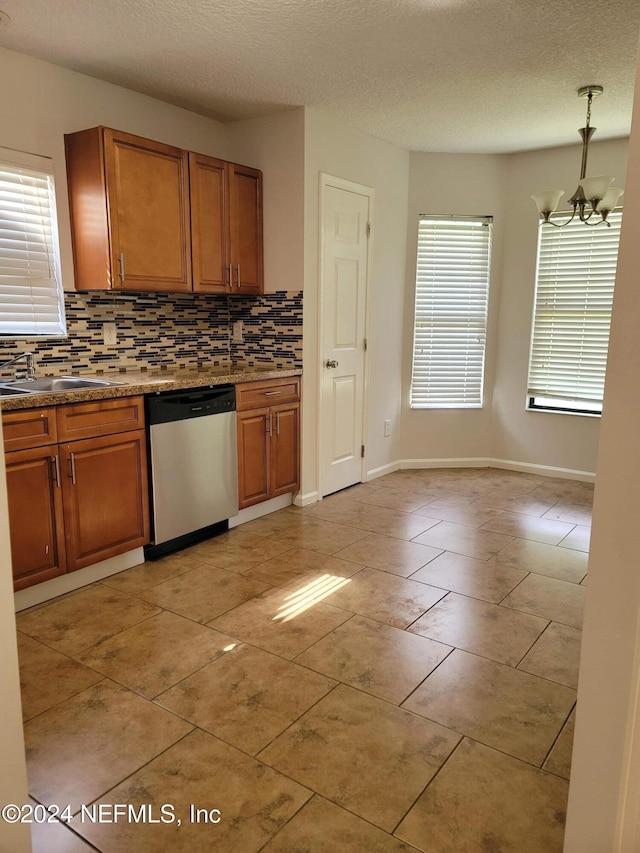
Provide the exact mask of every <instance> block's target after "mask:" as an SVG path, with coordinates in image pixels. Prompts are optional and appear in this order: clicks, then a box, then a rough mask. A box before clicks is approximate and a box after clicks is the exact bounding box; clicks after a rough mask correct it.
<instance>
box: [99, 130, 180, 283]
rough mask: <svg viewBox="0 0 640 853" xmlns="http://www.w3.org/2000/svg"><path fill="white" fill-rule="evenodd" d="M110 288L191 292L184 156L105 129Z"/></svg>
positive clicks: (147, 140)
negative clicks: (109, 237) (109, 232)
mask: <svg viewBox="0 0 640 853" xmlns="http://www.w3.org/2000/svg"><path fill="white" fill-rule="evenodd" d="M104 155H105V166H106V182H107V191H108V208H109V225H110V229H111V276H112V287H114V288H116V289H119V290H167V291H179V290H191V238H190V227H189V213H188V211H189V204H188V181H187V170H188V160H187V152H186V151H182V150H181V149H179V148H173V147H172V146H170V145H163V144H161V143H159V142H152V141H151V140H149V139H143V138H142V137H139V136H131V135H130V134H127V133H119V132H117V131H115V130H109V129H105V130H104Z"/></svg>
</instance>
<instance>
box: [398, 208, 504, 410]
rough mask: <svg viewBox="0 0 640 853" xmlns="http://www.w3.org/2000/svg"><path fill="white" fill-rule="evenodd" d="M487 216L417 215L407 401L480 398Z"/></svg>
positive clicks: (457, 405) (420, 405) (425, 403)
mask: <svg viewBox="0 0 640 853" xmlns="http://www.w3.org/2000/svg"><path fill="white" fill-rule="evenodd" d="M491 223H492V218H491V217H490V216H480V217H478V216H476V217H473V218H471V217H459V216H423V217H421V218H420V222H419V226H418V257H417V265H416V304H415V319H414V328H413V369H412V372H411V408H413V409H437V408H440V409H464V408H480V407H481V406H482V382H483V376H484V353H485V342H486V333H487V305H488V296H489V262H490V257H491Z"/></svg>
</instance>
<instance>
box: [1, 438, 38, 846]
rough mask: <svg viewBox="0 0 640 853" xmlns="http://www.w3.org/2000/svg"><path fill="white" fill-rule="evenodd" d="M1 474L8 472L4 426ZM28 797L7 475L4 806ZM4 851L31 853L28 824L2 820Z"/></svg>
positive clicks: (3, 552) (4, 527) (3, 526)
mask: <svg viewBox="0 0 640 853" xmlns="http://www.w3.org/2000/svg"><path fill="white" fill-rule="evenodd" d="M0 471H2V472H4V450H3V444H2V424H1V423H0ZM27 796H28V795H27V771H26V766H25V757H24V734H23V731H22V706H21V703H20V679H19V675H18V650H17V647H16V617H15V613H14V609H13V589H12V574H11V545H10V542H9V523H8V511H7V486H6V480H5V477H4V473H3V474H2V476H0V806H4V805H5V804H6V803H14V804H15V805H18V806H19V805H22V804H24V803H28V802H29V801H28V799H27ZM0 850H7V851H9V850H10V851H11V853H28V851H30V850H31V841H30V833H29V826H28V824H9V823H6V822H5V821H3V820H0Z"/></svg>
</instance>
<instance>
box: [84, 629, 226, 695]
mask: <svg viewBox="0 0 640 853" xmlns="http://www.w3.org/2000/svg"><path fill="white" fill-rule="evenodd" d="M232 642H233V640H231V638H230V637H227V636H225V635H224V634H220V633H218V631H214V630H213V629H212V628H207V627H205V626H204V625H198V624H196V623H195V622H192V621H191V620H190V619H184V618H183V617H182V616H177V615H176V614H175V613H167V612H163V613H159V614H158V615H157V616H152V617H151V619H147V620H145V621H144V622H141V623H140V624H138V625H134V626H133V627H132V628H127V629H126V630H125V631H120V633H119V634H116V635H115V637H109V639H107V640H103V641H102V642H101V643H98V644H97V645H95V646H92V647H91V648H90V649H87V650H86V651H84V652H82V653H81V654H80V655H79V656H78V660H79V661H80V662H81V663H84V664H86V665H87V666H90V667H92V668H93V669H95V670H97V671H98V672H101V673H102V674H103V675H106V676H107V677H109V678H112V679H113V680H114V681H117V682H119V683H120V684H123V685H124V686H125V687H128V688H129V689H130V690H135V691H136V693H140V694H141V695H142V696H145V697H146V698H147V699H152V698H153V697H154V696H157V695H158V693H161V692H162V691H163V690H166V689H167V688H168V687H171V685H172V684H175V683H176V682H177V681H180V680H181V679H182V678H185V677H186V676H187V675H190V674H191V673H192V672H195V670H196V669H200V667H202V666H204V665H205V664H207V663H209V662H210V661H212V660H214V659H215V658H217V657H220V656H221V655H224V654H225V651H224V650H225V647H228V646H229V644H230V643H232Z"/></svg>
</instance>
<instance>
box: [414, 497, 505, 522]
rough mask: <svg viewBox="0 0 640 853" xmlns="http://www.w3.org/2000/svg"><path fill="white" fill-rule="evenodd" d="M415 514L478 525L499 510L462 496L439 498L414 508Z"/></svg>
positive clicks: (492, 516)
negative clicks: (464, 498)
mask: <svg viewBox="0 0 640 853" xmlns="http://www.w3.org/2000/svg"><path fill="white" fill-rule="evenodd" d="M415 515H422V516H425V517H426V516H428V517H429V518H434V519H438V520H440V521H454V522H456V523H457V524H463V525H464V526H465V527H480V526H481V525H483V524H484V523H485V522H487V521H490V520H491V519H492V518H495V517H496V516H497V515H499V510H497V509H490V508H489V507H484V506H478V504H477V503H471V502H470V501H464V500H463V499H462V498H458V499H457V500H456V499H451V498H439V499H438V500H435V501H431V503H428V504H427V505H426V506H423V507H421V508H420V509H417V510H415Z"/></svg>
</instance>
